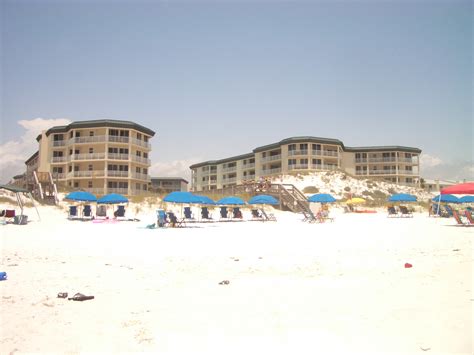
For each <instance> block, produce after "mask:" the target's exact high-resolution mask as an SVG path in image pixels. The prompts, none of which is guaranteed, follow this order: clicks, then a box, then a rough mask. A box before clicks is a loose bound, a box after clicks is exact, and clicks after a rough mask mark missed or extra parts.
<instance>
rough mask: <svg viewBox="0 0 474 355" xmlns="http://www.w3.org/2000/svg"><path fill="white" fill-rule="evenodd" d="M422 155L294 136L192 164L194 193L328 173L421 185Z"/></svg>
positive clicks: (400, 149) (401, 149)
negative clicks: (295, 176)
mask: <svg viewBox="0 0 474 355" xmlns="http://www.w3.org/2000/svg"><path fill="white" fill-rule="evenodd" d="M420 153H421V150H420V149H418V148H412V147H402V146H374V147H346V146H344V144H343V143H342V142H341V141H340V140H337V139H329V138H319V137H309V136H308V137H291V138H287V139H283V140H282V141H280V142H277V143H273V144H268V145H265V146H261V147H257V148H255V149H254V150H253V151H252V153H248V154H243V155H239V156H235V157H230V158H225V159H221V160H211V161H205V162H202V163H198V164H194V165H192V166H190V169H191V174H192V179H191V184H192V187H191V189H192V190H193V191H206V190H213V189H219V188H224V187H227V186H232V185H240V184H243V183H245V182H247V181H249V180H250V181H254V180H259V179H260V178H267V177H268V178H271V177H276V176H279V175H283V174H291V173H308V172H314V171H324V170H340V171H345V172H347V173H349V174H352V175H355V176H359V177H367V178H372V179H382V180H386V181H390V182H394V183H397V184H403V185H418V184H419V177H420V159H419V156H420Z"/></svg>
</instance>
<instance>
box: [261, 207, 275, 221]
mask: <svg viewBox="0 0 474 355" xmlns="http://www.w3.org/2000/svg"><path fill="white" fill-rule="evenodd" d="M262 215H263V218H264V220H265V221H273V222H276V220H277V219H276V217H275V215H274V214H273V213H266V212H265V211H264V210H263V209H262Z"/></svg>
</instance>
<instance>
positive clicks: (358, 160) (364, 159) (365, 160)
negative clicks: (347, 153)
mask: <svg viewBox="0 0 474 355" xmlns="http://www.w3.org/2000/svg"><path fill="white" fill-rule="evenodd" d="M355 162H356V164H360V163H367V162H368V160H367V158H356V160H355Z"/></svg>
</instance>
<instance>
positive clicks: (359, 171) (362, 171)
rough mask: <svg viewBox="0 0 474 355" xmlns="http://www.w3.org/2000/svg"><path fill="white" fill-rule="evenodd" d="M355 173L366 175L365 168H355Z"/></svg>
mask: <svg viewBox="0 0 474 355" xmlns="http://www.w3.org/2000/svg"><path fill="white" fill-rule="evenodd" d="M356 175H367V170H356Z"/></svg>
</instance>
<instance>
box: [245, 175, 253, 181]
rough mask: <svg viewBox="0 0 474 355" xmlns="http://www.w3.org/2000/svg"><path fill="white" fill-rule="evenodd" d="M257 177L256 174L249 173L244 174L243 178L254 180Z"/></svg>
mask: <svg viewBox="0 0 474 355" xmlns="http://www.w3.org/2000/svg"><path fill="white" fill-rule="evenodd" d="M254 179H255V174H254V175H247V176H244V178H243V180H254Z"/></svg>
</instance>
